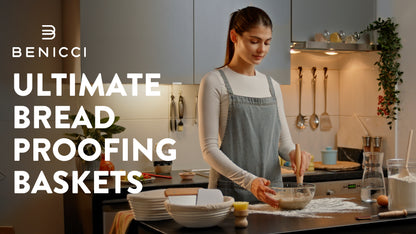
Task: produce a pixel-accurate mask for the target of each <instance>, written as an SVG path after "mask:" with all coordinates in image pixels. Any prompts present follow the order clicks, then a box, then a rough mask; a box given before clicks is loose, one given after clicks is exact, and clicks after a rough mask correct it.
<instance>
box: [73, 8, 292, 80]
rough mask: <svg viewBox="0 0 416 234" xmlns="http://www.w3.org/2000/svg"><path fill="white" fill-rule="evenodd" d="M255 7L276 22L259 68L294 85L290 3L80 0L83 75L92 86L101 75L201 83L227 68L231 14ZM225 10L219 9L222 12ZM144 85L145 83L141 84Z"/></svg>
mask: <svg viewBox="0 0 416 234" xmlns="http://www.w3.org/2000/svg"><path fill="white" fill-rule="evenodd" d="M248 5H254V6H257V7H260V8H262V9H264V10H265V11H266V12H267V13H268V14H269V15H270V17H271V18H272V21H273V41H272V46H271V49H270V51H269V54H268V55H267V57H266V58H265V59H264V61H263V62H262V64H261V65H260V66H259V67H258V69H259V70H260V71H261V72H263V73H266V74H269V75H271V76H272V77H273V78H274V79H276V80H277V81H279V82H280V83H281V84H289V83H290V54H289V51H288V49H289V46H290V11H289V9H290V0H279V1H275V0H255V1H252V0H229V1H221V0H212V1H207V0H175V1H170V0H153V1H145V0H137V1H133V0H128V1H121V2H120V1H111V0H101V1H100V0H92V1H87V0H81V3H80V17H81V23H80V24H81V46H82V47H86V48H87V56H86V57H84V58H81V71H82V73H85V74H86V75H87V77H88V78H89V80H90V81H94V80H95V78H96V77H97V75H98V73H101V75H102V79H103V82H104V83H109V82H111V80H112V79H113V77H114V75H115V73H117V74H118V75H119V77H120V79H121V81H122V82H123V83H131V80H129V79H127V75H126V74H127V73H132V72H134V73H160V74H161V78H160V80H159V83H162V84H172V83H173V82H181V83H182V84H199V83H200V81H201V79H202V77H203V75H204V74H205V73H207V72H209V71H211V70H213V69H215V68H216V67H219V66H221V65H222V62H223V61H224V56H225V44H226V38H227V29H228V22H229V16H230V13H231V12H233V11H235V10H237V9H239V8H243V7H246V6H248ZM219 6H220V7H219ZM141 82H144V80H143V81H141Z"/></svg>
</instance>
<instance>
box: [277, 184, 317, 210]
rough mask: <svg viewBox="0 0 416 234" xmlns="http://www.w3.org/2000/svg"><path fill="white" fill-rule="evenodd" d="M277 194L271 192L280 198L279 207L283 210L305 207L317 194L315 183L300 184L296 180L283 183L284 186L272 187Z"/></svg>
mask: <svg viewBox="0 0 416 234" xmlns="http://www.w3.org/2000/svg"><path fill="white" fill-rule="evenodd" d="M272 189H273V190H274V191H275V192H276V195H272V194H270V196H271V197H273V198H274V199H276V200H279V201H280V203H279V207H280V208H281V209H283V210H299V209H303V208H304V207H305V206H306V205H307V204H309V202H310V201H311V200H312V198H313V196H314V195H315V185H314V184H309V183H305V184H303V185H298V184H297V183H295V182H288V183H283V187H272Z"/></svg>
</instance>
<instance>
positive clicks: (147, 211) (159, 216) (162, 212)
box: [127, 189, 171, 221]
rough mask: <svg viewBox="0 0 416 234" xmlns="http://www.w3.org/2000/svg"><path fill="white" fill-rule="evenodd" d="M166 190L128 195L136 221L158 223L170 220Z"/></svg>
mask: <svg viewBox="0 0 416 234" xmlns="http://www.w3.org/2000/svg"><path fill="white" fill-rule="evenodd" d="M166 199H167V198H166V197H165V189H157V190H150V191H145V192H140V193H138V194H128V195H127V200H128V201H129V204H130V208H131V210H132V211H133V214H134V219H135V220H139V221H156V220H164V219H170V218H171V217H170V215H169V214H168V212H167V211H166V208H165V206H164V203H163V202H164V201H165V200H166Z"/></svg>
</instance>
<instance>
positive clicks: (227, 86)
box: [218, 69, 233, 94]
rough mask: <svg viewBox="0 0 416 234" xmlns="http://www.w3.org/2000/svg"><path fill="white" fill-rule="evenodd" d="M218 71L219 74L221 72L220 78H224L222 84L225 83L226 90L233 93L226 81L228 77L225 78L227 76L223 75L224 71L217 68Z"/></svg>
mask: <svg viewBox="0 0 416 234" xmlns="http://www.w3.org/2000/svg"><path fill="white" fill-rule="evenodd" d="M218 71H219V72H220V74H221V76H222V79H223V80H224V84H225V88H227V92H228V93H229V94H233V90H232V89H231V85H230V83H229V82H228V79H227V77H226V76H225V73H224V71H223V70H221V69H220V70H218Z"/></svg>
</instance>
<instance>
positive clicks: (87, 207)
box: [64, 171, 208, 234]
mask: <svg viewBox="0 0 416 234" xmlns="http://www.w3.org/2000/svg"><path fill="white" fill-rule="evenodd" d="M179 172H181V171H172V173H171V174H170V175H171V176H172V179H165V178H159V177H155V180H154V181H153V182H152V183H145V184H143V189H142V191H148V190H153V189H161V188H171V187H202V188H206V187H207V186H208V178H206V177H202V176H199V175H195V176H194V178H193V179H192V180H182V178H181V177H180V176H179V174H178V173H179ZM66 180H67V181H68V184H69V185H70V186H71V185H72V182H71V181H72V180H71V178H66ZM114 182H115V181H114V178H113V177H108V178H107V184H106V185H102V186H100V188H108V189H109V192H108V194H95V193H94V192H93V191H94V183H93V181H85V185H86V186H87V188H88V189H89V190H90V191H92V193H91V194H86V193H83V191H82V190H80V192H79V193H78V194H72V193H69V192H68V193H65V194H64V219H65V220H64V222H65V233H68V234H69V233H71V234H72V233H99V234H102V233H103V205H106V204H111V203H127V199H126V197H127V194H128V192H127V189H128V188H129V186H131V185H130V184H122V185H121V192H120V193H115V189H114V188H115V185H114ZM69 191H72V188H70V189H69ZM126 209H128V205H127V208H126Z"/></svg>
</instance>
